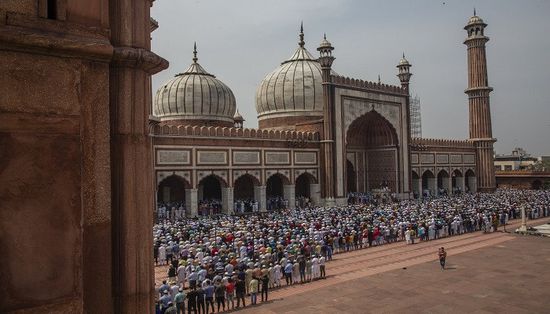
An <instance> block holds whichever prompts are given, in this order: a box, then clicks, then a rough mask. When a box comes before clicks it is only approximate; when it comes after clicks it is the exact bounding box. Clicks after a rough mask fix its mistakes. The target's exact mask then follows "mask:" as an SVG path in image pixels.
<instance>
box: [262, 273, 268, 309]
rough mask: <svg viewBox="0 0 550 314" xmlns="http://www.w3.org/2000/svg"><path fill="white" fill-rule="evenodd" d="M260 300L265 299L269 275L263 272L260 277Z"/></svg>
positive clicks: (263, 300)
mask: <svg viewBox="0 0 550 314" xmlns="http://www.w3.org/2000/svg"><path fill="white" fill-rule="evenodd" d="M261 280H262V302H266V301H267V291H268V289H269V275H268V274H265V275H263V277H262V279H261ZM264 296H265V299H264Z"/></svg>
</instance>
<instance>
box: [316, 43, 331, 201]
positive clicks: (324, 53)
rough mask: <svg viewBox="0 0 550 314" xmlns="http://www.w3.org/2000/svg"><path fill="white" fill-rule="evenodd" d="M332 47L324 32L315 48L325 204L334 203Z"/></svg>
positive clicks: (322, 193) (322, 190)
mask: <svg viewBox="0 0 550 314" xmlns="http://www.w3.org/2000/svg"><path fill="white" fill-rule="evenodd" d="M332 50H334V47H332V45H331V44H330V42H329V41H328V40H327V36H326V34H325V35H324V37H323V41H321V44H320V45H319V48H317V51H319V55H320V56H319V63H320V64H321V75H322V77H323V139H322V141H321V152H322V154H323V155H322V157H321V158H322V160H323V172H324V173H323V176H322V182H321V183H322V184H321V197H322V198H324V199H325V205H327V206H332V205H334V197H335V195H336V193H335V188H336V184H335V178H336V175H335V167H334V164H335V162H334V157H335V156H334V152H335V147H334V106H333V101H332V88H331V85H330V82H331V77H330V71H331V67H332V62H334V59H335V58H334V57H333V56H332Z"/></svg>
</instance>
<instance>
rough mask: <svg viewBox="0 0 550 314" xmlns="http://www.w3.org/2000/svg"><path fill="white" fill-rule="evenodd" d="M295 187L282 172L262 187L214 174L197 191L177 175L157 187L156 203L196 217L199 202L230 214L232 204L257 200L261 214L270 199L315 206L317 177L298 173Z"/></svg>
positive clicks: (245, 177)
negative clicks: (171, 205) (182, 206)
mask: <svg viewBox="0 0 550 314" xmlns="http://www.w3.org/2000/svg"><path fill="white" fill-rule="evenodd" d="M294 183H295V184H291V181H290V180H289V179H288V177H286V176H285V175H283V174H281V173H275V174H272V175H271V176H270V177H269V178H267V180H266V183H265V185H261V182H260V181H259V180H258V178H256V177H254V176H252V175H250V174H248V173H247V174H243V175H240V176H239V177H237V178H235V180H234V182H233V184H232V186H229V185H228V184H227V183H226V182H225V180H223V179H222V178H220V177H218V176H217V175H214V174H211V175H207V176H205V177H203V178H202V179H201V180H200V181H199V182H198V186H197V189H193V188H192V187H191V185H190V184H189V182H188V181H187V180H185V179H184V178H182V177H180V176H178V175H175V174H174V175H170V176H168V177H166V178H164V179H162V180H161V181H160V182H159V183H158V187H157V202H158V203H159V204H160V203H177V204H185V208H186V209H187V210H188V215H190V216H191V217H194V216H196V215H197V214H198V212H197V207H199V204H201V203H212V204H214V203H216V204H219V205H220V206H221V209H222V212H224V213H231V212H233V211H234V209H235V202H240V201H257V202H258V209H259V210H260V211H263V210H267V209H268V208H270V206H268V205H269V204H268V203H269V201H270V200H272V199H279V200H284V201H285V203H286V204H287V205H288V206H294V205H295V204H296V205H299V206H304V205H306V204H307V203H308V202H311V203H312V204H316V203H317V202H318V201H319V200H318V198H319V184H318V182H317V180H316V178H315V177H314V176H313V175H311V174H310V173H308V172H304V173H301V174H297V176H296V178H295V181H294Z"/></svg>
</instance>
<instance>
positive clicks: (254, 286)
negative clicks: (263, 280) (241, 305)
mask: <svg viewBox="0 0 550 314" xmlns="http://www.w3.org/2000/svg"><path fill="white" fill-rule="evenodd" d="M258 285H259V283H258V279H256V277H252V280H251V281H250V287H249V288H248V292H250V303H251V304H252V305H256V299H257V294H258ZM238 302H239V301H237V303H238Z"/></svg>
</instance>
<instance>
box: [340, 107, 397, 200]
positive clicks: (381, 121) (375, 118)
mask: <svg viewBox="0 0 550 314" xmlns="http://www.w3.org/2000/svg"><path fill="white" fill-rule="evenodd" d="M346 151H347V154H348V157H352V158H353V159H355V161H356V162H355V165H356V166H355V167H353V166H352V167H349V165H348V167H346V171H348V172H349V171H350V170H353V173H347V178H348V180H349V179H350V178H354V177H355V176H356V175H357V174H360V176H357V178H355V180H356V182H357V186H356V189H357V191H360V192H367V191H373V190H378V189H389V190H390V191H394V192H395V191H397V190H398V184H397V182H398V181H399V178H398V166H397V161H398V138H397V133H396V131H395V128H394V127H393V126H392V124H391V123H390V122H389V121H388V120H386V119H385V118H384V117H383V116H382V115H381V114H379V113H378V112H377V111H375V110H371V111H370V112H368V113H366V114H364V115H362V116H361V117H359V118H357V119H356V120H355V121H354V122H353V123H352V124H351V125H350V127H349V129H348V131H347V136H346ZM353 168H355V169H353ZM353 187H355V186H354V184H352V183H351V182H349V181H348V192H351V189H352V188H353Z"/></svg>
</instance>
